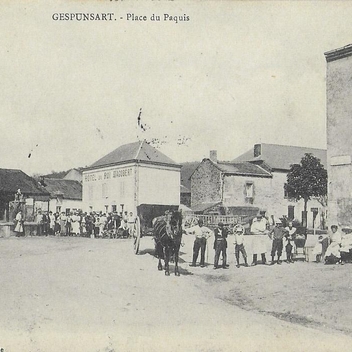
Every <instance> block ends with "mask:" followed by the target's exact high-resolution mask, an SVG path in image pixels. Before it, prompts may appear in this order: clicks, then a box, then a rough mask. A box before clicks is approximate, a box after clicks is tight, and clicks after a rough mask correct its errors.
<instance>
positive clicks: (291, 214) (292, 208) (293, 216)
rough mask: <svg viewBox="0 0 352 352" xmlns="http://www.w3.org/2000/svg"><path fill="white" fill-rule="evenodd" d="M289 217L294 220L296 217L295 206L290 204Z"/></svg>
mask: <svg viewBox="0 0 352 352" xmlns="http://www.w3.org/2000/svg"><path fill="white" fill-rule="evenodd" d="M287 217H288V219H289V220H293V219H294V218H295V206H294V205H289V206H288V209H287Z"/></svg>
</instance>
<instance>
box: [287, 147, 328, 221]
mask: <svg viewBox="0 0 352 352" xmlns="http://www.w3.org/2000/svg"><path fill="white" fill-rule="evenodd" d="M327 179H328V176H327V171H326V170H325V168H324V165H323V164H322V163H321V162H320V159H318V158H317V157H315V156H314V155H312V154H310V153H306V154H305V155H304V157H303V158H302V159H301V162H300V163H299V164H293V165H291V168H290V171H289V173H288V174H287V184H286V191H287V194H288V196H289V197H290V198H293V199H295V200H297V201H298V200H300V199H303V200H304V225H305V227H307V204H308V201H309V200H310V199H311V198H312V197H317V198H319V199H322V198H324V197H326V194H327Z"/></svg>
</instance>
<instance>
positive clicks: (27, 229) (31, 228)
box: [0, 222, 37, 238]
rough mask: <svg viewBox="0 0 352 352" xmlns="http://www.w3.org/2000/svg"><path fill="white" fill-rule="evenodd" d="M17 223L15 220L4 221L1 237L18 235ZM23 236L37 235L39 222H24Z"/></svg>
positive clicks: (0, 224)
mask: <svg viewBox="0 0 352 352" xmlns="http://www.w3.org/2000/svg"><path fill="white" fill-rule="evenodd" d="M14 229H15V224H14V223H13V222H2V223H0V238H8V237H11V236H16V235H18V233H17V232H15V231H14ZM22 235H23V236H36V235H37V224H36V223H35V222H26V223H25V224H24V233H23V234H22Z"/></svg>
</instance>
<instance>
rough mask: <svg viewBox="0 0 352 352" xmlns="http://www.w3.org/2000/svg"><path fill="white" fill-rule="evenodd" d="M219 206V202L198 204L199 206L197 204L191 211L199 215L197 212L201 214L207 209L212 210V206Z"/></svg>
mask: <svg viewBox="0 0 352 352" xmlns="http://www.w3.org/2000/svg"><path fill="white" fill-rule="evenodd" d="M219 204H221V202H213V203H200V204H197V205H195V206H193V207H192V210H193V211H194V212H197V213H199V212H203V211H205V210H207V209H210V208H212V207H214V206H216V205H219Z"/></svg>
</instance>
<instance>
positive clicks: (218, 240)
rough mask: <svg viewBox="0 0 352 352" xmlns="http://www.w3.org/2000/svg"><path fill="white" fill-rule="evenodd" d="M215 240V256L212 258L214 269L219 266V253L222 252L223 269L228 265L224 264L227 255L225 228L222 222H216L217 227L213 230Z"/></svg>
mask: <svg viewBox="0 0 352 352" xmlns="http://www.w3.org/2000/svg"><path fill="white" fill-rule="evenodd" d="M214 234H215V241H214V249H215V258H214V269H217V268H218V267H219V266H218V264H219V257H220V253H222V267H223V268H224V269H228V267H229V266H228V265H227V264H226V260H227V255H226V248H227V240H226V238H227V229H226V228H224V224H223V223H222V222H219V223H218V227H217V228H216V229H215V231H214Z"/></svg>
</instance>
